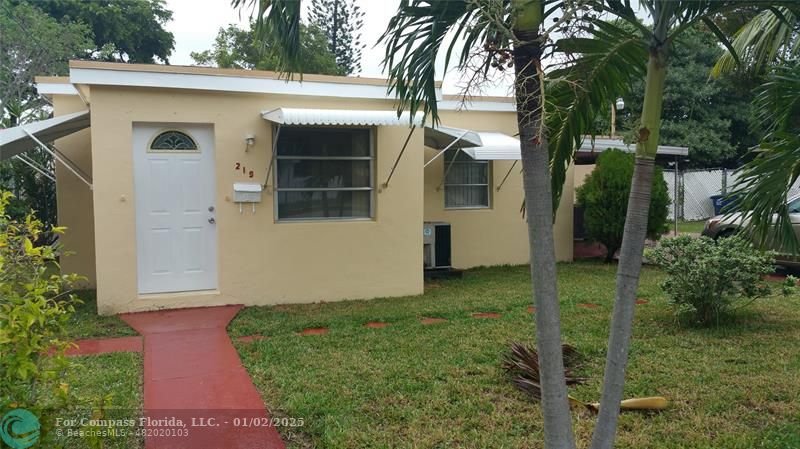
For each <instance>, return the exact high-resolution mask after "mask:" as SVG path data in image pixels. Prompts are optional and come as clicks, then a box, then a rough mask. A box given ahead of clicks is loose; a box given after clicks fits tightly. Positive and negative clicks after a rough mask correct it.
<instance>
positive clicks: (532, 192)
mask: <svg viewBox="0 0 800 449" xmlns="http://www.w3.org/2000/svg"><path fill="white" fill-rule="evenodd" d="M586 1H587V0H460V1H449V0H439V1H437V0H401V1H400V6H399V8H398V11H397V14H396V16H395V17H394V18H393V19H392V20H391V22H390V24H389V26H388V28H387V30H386V32H385V33H384V35H383V36H382V37H381V42H383V43H385V45H386V59H385V61H384V64H385V66H386V67H387V68H388V70H389V81H390V86H391V87H390V89H391V91H393V92H394V93H395V95H396V96H397V98H398V100H399V110H404V109H408V110H409V111H410V112H411V115H412V116H413V115H414V113H416V112H417V111H419V110H421V111H423V112H424V113H425V115H426V116H428V117H430V119H431V120H432V121H433V122H434V123H436V122H438V110H437V103H436V85H435V81H436V78H435V77H436V71H435V61H436V59H437V56H439V55H440V54H441V55H444V57H445V60H446V62H445V65H446V66H449V65H450V63H451V57H452V56H454V54H459V53H460V56H458V61H457V63H456V66H457V67H458V68H460V69H468V68H469V67H473V66H472V65H471V64H472V63H473V62H474V57H475V56H476V55H477V57H478V58H481V60H482V61H483V63H482V64H481V69H479V71H477V72H476V75H480V74H481V71H482V72H483V74H484V75H486V74H487V73H489V70H490V68H492V67H495V68H500V67H507V66H508V64H512V65H513V67H514V69H515V73H514V75H515V85H514V88H515V93H516V104H517V112H518V114H517V118H518V125H519V132H520V141H521V146H522V148H521V149H522V166H523V184H524V191H525V208H526V211H527V216H528V236H529V244H530V254H531V276H532V284H533V298H534V302H535V305H536V308H537V313H536V342H537V347H538V354H539V359H540V364H539V366H540V370H541V374H540V377H541V390H542V398H541V402H542V410H543V416H544V435H545V447H546V448H548V449H555V448H558V449H561V448H565V449H573V448H575V438H574V435H573V433H572V420H571V416H570V409H569V401H568V396H567V389H566V383H565V377H564V363H563V354H562V346H561V324H560V310H559V302H558V295H557V289H556V265H555V249H554V241H553V217H554V215H553V211H554V201H553V195H552V191H553V189H552V187H551V185H555V186H556V189H557V191H560V189H561V184H562V183H563V179H564V178H563V173H561V174H559V175H558V176H560V178H559V177H557V178H556V179H554V180H553V184H551V177H550V170H549V165H550V153H551V152H553V153H554V154H556V155H557V156H556V157H557V158H559V157H560V158H561V159H564V161H563V163H562V165H565V164H569V162H570V160H571V158H572V151H573V150H574V148H575V146H576V144H579V143H580V140H581V138H582V136H583V135H584V133H585V131H586V130H588V129H590V128H591V127H592V126H593V122H594V118H595V116H596V114H597V113H598V112H599V111H601V110H602V108H603V107H605V105H606V104H607V101H606V98H611V97H612V96H613V95H615V94H616V93H618V92H621V91H624V89H625V87H626V86H627V84H628V83H629V81H630V79H629V77H628V73H627V72H624V73H619V74H618V75H619V76H616V77H614V76H607V73H614V69H613V67H610V66H612V65H613V64H620V65H621V66H625V65H628V64H631V63H632V61H631V59H630V58H632V59H633V60H635V59H637V58H636V56H639V57H643V55H642V54H636V52H634V53H633V56H632V54H631V53H630V52H624V51H623V52H620V53H619V54H613V55H610V56H609V57H604V54H605V53H607V52H606V49H605V47H604V46H596V45H593V43H592V42H591V40H583V41H576V42H572V43H571V44H569V45H565V46H564V47H563V50H564V51H578V52H582V53H585V54H586V55H587V59H585V60H584V63H585V61H586V60H589V59H591V58H592V56H594V58H595V59H594V61H593V64H592V63H589V64H591V65H588V66H587V69H591V70H587V71H585V72H581V71H567V70H562V71H560V72H558V71H557V73H559V76H560V77H561V81H562V82H559V83H555V84H554V87H553V88H552V89H551V90H552V94H550V93H548V101H547V102H546V104H545V102H544V101H543V96H544V90H543V86H544V84H545V79H544V73H543V70H542V55H543V51H544V48H545V44H546V43H547V42H548V35H549V33H548V30H545V29H544V23H545V19H546V18H547V17H550V16H552V15H554V14H555V13H560V14H561V17H560V18H556V23H555V25H553V28H555V27H558V26H561V25H564V24H566V23H567V22H569V21H570V20H571V19H574V18H575V17H576V16H577V15H578V14H580V13H581V11H584V10H583V9H581V8H580V6H581V5H582V3H584V2H586ZM232 3H233V5H234V7H244V6H248V5H249V6H251V7H253V8H256V17H257V29H258V30H260V32H261V33H262V34H261V35H262V37H263V38H265V39H269V40H271V41H272V42H279V43H280V45H274V46H273V47H275V48H279V49H282V51H281V53H280V54H279V55H277V57H278V60H279V61H280V64H281V68H282V70H283V71H285V72H287V73H295V72H297V71H298V68H299V64H298V61H300V60H301V58H302V55H301V54H300V52H301V50H300V46H299V42H298V37H297V36H298V29H299V25H298V24H299V20H300V2H299V1H297V0H232ZM607 32H608V33H612V34H613V33H617V32H618V31H617V30H615V29H610V28H609V29H607ZM448 40H449V44H447V43H446V42H448ZM456 46H458V48H457V47H456ZM629 47H630V46H628V47H624V48H629ZM626 58H628V59H626ZM603 68H609V70H608V71H604V70H603ZM578 85H580V86H588V88H585V89H583V88H582V89H576V88H575V86H578ZM590 91H592V92H595V94H594V95H588V92H590ZM598 99H599V100H601V101H598ZM601 105H602V106H601ZM546 110H547V111H549V113H548V114H545V111H546ZM549 134H553V135H554V136H555V138H554V140H553V142H549V140H548V135H549Z"/></svg>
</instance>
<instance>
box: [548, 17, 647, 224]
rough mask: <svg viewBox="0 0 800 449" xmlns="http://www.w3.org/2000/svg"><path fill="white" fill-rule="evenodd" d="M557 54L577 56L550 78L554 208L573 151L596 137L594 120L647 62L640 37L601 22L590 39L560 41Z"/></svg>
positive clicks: (549, 113)
mask: <svg viewBox="0 0 800 449" xmlns="http://www.w3.org/2000/svg"><path fill="white" fill-rule="evenodd" d="M556 50H557V51H558V52H561V53H564V54H577V55H579V56H578V57H577V58H576V59H574V60H573V61H571V62H569V63H567V64H566V65H564V66H562V67H559V68H557V69H556V70H553V71H552V72H551V73H550V75H549V78H550V79H551V82H550V83H549V85H548V88H547V94H546V99H547V104H546V109H547V115H546V124H547V129H548V131H549V135H550V141H549V148H550V164H551V175H552V185H553V195H554V201H553V205H554V208H555V207H557V205H558V204H559V200H560V198H561V192H562V189H563V186H564V180H565V179H566V173H567V169H568V168H569V165H570V164H571V163H572V161H573V158H574V155H575V151H576V150H577V148H579V147H580V145H581V142H582V141H583V139H584V137H585V136H586V135H587V134H592V133H594V127H595V123H594V121H595V118H596V117H597V116H598V115H600V114H604V113H605V112H606V111H608V108H609V107H610V105H611V103H613V102H614V101H615V100H616V98H617V97H619V96H623V95H625V94H626V93H627V92H628V91H629V90H630V86H631V83H632V82H633V80H634V79H636V78H638V77H641V76H643V75H644V73H645V70H646V64H647V56H648V53H647V48H646V44H645V40H644V39H643V37H642V36H640V35H637V34H631V33H630V32H629V31H627V30H625V29H623V28H621V27H619V26H617V25H614V24H612V23H607V22H599V21H598V22H594V30H593V31H592V37H591V38H582V37H581V38H566V39H562V40H559V41H558V42H556Z"/></svg>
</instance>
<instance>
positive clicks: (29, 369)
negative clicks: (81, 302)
mask: <svg viewBox="0 0 800 449" xmlns="http://www.w3.org/2000/svg"><path fill="white" fill-rule="evenodd" d="M11 198H12V195H11V194H10V193H8V192H0V410H5V409H7V408H9V407H25V408H31V409H33V410H36V409H37V407H36V400H37V397H39V395H40V394H42V393H43V391H41V389H43V388H51V389H52V391H50V392H47V393H48V395H49V396H52V397H62V398H66V396H67V393H68V386H67V385H66V384H64V383H62V382H61V381H60V379H61V378H62V374H63V372H64V370H66V369H67V368H68V367H69V361H68V360H67V359H66V357H64V351H65V350H66V349H67V347H68V346H69V343H68V342H66V341H63V340H61V337H62V336H63V335H64V333H65V332H64V331H65V325H66V323H67V321H68V320H69V318H70V316H71V315H72V313H73V312H74V303H75V302H76V301H77V298H75V297H74V295H72V294H71V293H70V292H69V291H68V288H69V286H70V285H71V284H72V283H74V282H75V281H76V280H78V277H77V276H75V275H59V274H52V271H53V268H58V265H57V257H58V255H59V250H58V248H57V247H55V246H50V245H48V246H40V247H36V246H34V243H33V242H35V241H37V240H38V238H39V237H40V236H41V234H42V233H43V232H45V231H46V229H45V226H44V224H42V222H41V221H39V220H38V219H36V217H34V216H33V215H32V214H29V215H27V216H26V217H25V220H24V221H16V220H13V219H11V218H10V217H9V215H8V214H7V212H6V207H7V206H8V204H9V201H10V200H11ZM52 231H53V232H56V233H62V232H63V229H60V228H53V229H52Z"/></svg>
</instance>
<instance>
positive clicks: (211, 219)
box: [208, 217, 217, 224]
mask: <svg viewBox="0 0 800 449" xmlns="http://www.w3.org/2000/svg"><path fill="white" fill-rule="evenodd" d="M208 222H209V223H211V224H214V223H216V222H217V220H214V217H211V218H209V219H208Z"/></svg>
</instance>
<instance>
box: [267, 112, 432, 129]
mask: <svg viewBox="0 0 800 449" xmlns="http://www.w3.org/2000/svg"><path fill="white" fill-rule="evenodd" d="M261 117H263V118H264V119H265V120H268V121H270V122H273V123H277V124H280V125H318V126H411V125H414V126H421V125H422V123H423V122H422V119H423V115H422V113H421V112H418V113H417V114H415V115H414V119H413V121H412V120H411V115H410V114H409V113H408V112H403V113H402V114H400V116H398V115H397V112H396V111H369V110H366V111H363V110H362V111H359V110H346V109H296V108H278V109H273V110H271V111H262V112H261Z"/></svg>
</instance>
